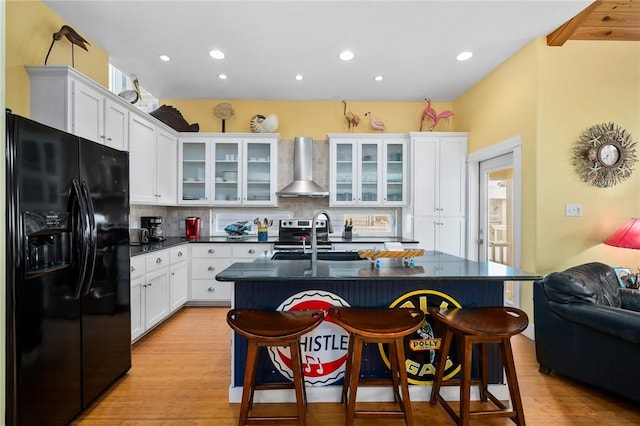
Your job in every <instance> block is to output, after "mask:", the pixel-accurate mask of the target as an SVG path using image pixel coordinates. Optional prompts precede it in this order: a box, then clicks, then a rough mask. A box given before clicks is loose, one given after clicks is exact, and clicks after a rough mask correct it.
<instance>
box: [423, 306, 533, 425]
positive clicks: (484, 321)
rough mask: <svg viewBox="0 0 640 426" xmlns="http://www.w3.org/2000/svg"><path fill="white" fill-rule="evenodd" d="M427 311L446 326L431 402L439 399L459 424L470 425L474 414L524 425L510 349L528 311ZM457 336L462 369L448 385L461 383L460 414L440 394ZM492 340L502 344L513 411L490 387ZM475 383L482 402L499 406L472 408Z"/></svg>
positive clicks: (500, 309) (526, 323) (486, 309)
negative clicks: (475, 373)
mask: <svg viewBox="0 0 640 426" xmlns="http://www.w3.org/2000/svg"><path fill="white" fill-rule="evenodd" d="M428 311H429V314H430V315H431V316H433V318H434V319H435V321H436V324H435V325H434V326H437V325H438V323H440V325H442V326H444V335H443V337H442V344H441V348H440V351H439V356H438V357H437V358H436V374H435V378H434V380H433V387H432V390H431V405H433V406H435V405H436V403H437V402H440V404H441V405H442V407H443V408H444V409H445V411H446V412H447V413H448V414H449V415H450V416H451V418H452V419H453V420H454V421H455V422H456V424H457V425H459V426H466V425H468V424H469V420H470V418H471V417H479V418H482V419H485V418H487V417H509V418H511V420H512V421H513V422H514V423H515V424H517V425H520V426H524V424H525V420H524V409H523V407H522V400H521V398H520V389H519V387H518V378H517V376H516V366H515V363H514V360H513V352H512V351H511V336H514V335H516V334H519V333H521V332H522V331H523V330H524V329H525V328H527V325H528V324H529V319H528V317H527V314H526V313H525V312H524V311H522V310H520V309H517V308H512V307H504V306H499V307H479V308H464V309H462V308H450V309H442V308H436V307H429V308H428ZM454 336H455V337H456V338H457V339H458V349H459V353H460V364H461V367H462V371H461V373H460V380H449V381H447V383H446V384H447V385H459V386H460V406H459V410H458V413H456V412H455V411H454V410H453V408H452V407H451V406H450V405H449V403H448V402H447V401H445V400H444V398H442V396H441V395H440V387H441V386H443V385H445V383H443V380H444V379H443V376H444V370H445V364H446V360H447V356H448V354H449V349H450V348H451V341H452V340H453V337H454ZM491 343H495V344H498V345H499V346H500V350H501V354H502V362H503V364H504V370H505V373H506V377H507V384H508V386H509V395H510V396H511V404H512V406H513V409H511V410H510V409H508V407H507V406H506V405H505V404H504V403H503V402H502V401H500V400H499V399H498V398H496V397H495V396H494V395H493V394H492V393H491V392H489V389H488V382H489V380H488V377H489V374H488V345H489V344H491ZM473 345H479V346H480V350H479V351H478V358H479V363H478V364H479V370H480V380H472V379H471V362H472V354H473V351H472V348H473ZM473 384H478V385H479V386H480V400H481V401H482V402H487V401H488V400H491V402H492V403H493V404H495V406H496V407H497V408H494V409H487V410H475V411H472V410H471V401H470V400H471V393H470V390H471V385H473Z"/></svg>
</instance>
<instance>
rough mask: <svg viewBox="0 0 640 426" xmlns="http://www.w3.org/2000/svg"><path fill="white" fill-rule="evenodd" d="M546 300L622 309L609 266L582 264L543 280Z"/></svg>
mask: <svg viewBox="0 0 640 426" xmlns="http://www.w3.org/2000/svg"><path fill="white" fill-rule="evenodd" d="M543 284H544V291H545V293H546V295H547V298H548V299H549V300H551V301H554V302H557V303H570V302H575V301H583V302H590V303H596V304H599V305H604V306H612V307H614V308H619V307H621V304H622V302H621V299H620V284H619V283H618V279H617V278H616V273H615V271H614V269H613V268H612V267H610V266H609V265H605V264H604V263H600V262H591V263H585V264H584V265H578V266H574V267H573V268H569V269H567V270H565V271H562V272H552V273H550V274H548V275H546V276H545V277H544V279H543Z"/></svg>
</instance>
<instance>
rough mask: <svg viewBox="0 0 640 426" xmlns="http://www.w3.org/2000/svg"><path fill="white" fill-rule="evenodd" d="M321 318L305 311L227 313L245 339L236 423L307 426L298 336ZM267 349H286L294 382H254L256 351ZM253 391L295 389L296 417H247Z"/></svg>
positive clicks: (321, 318)
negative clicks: (238, 411) (243, 363)
mask: <svg viewBox="0 0 640 426" xmlns="http://www.w3.org/2000/svg"><path fill="white" fill-rule="evenodd" d="M323 319H324V312H323V311H320V310H307V311H284V312H283V311H266V310H265V311H263V310H254V309H232V310H230V311H229V312H227V323H228V324H229V326H230V327H231V328H232V329H233V330H235V331H236V332H237V333H238V334H240V335H242V336H244V337H246V338H247V342H248V345H247V366H246V369H245V372H244V382H243V385H242V386H243V388H242V402H241V405H240V418H239V421H238V424H239V425H240V426H244V425H245V424H247V423H248V422H249V423H250V424H256V423H257V422H261V423H265V424H298V425H300V426H304V425H306V416H305V405H306V402H307V401H306V392H305V388H304V377H303V372H302V361H301V357H300V336H302V335H304V334H306V333H308V332H310V331H311V330H313V329H314V328H316V327H317V326H318V325H320V323H321V322H322V320H323ZM267 346H279V347H288V348H289V350H290V352H291V370H292V375H293V382H284V383H265V384H257V383H256V374H255V373H256V370H257V364H258V348H259V347H267ZM256 389H294V390H295V394H296V407H297V415H296V416H278V417H266V416H255V417H253V416H252V417H250V416H249V411H250V410H251V408H252V406H253V393H254V391H255V390H256Z"/></svg>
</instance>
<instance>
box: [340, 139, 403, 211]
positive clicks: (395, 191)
mask: <svg viewBox="0 0 640 426" xmlns="http://www.w3.org/2000/svg"><path fill="white" fill-rule="evenodd" d="M329 150H330V160H331V161H330V164H331V170H330V185H331V190H330V191H329V192H330V201H329V204H330V205H331V206H334V207H337V206H403V205H405V204H406V203H407V179H406V178H407V137H406V136H403V135H368V134H367V135H365V134H361V135H358V134H346V135H329Z"/></svg>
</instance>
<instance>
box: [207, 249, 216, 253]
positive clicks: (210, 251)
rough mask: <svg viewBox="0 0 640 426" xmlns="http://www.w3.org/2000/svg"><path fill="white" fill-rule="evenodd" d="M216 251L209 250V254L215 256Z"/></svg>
mask: <svg viewBox="0 0 640 426" xmlns="http://www.w3.org/2000/svg"><path fill="white" fill-rule="evenodd" d="M215 252H216V251H215V250H214V249H209V251H208V253H209V254H214V253H215Z"/></svg>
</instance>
